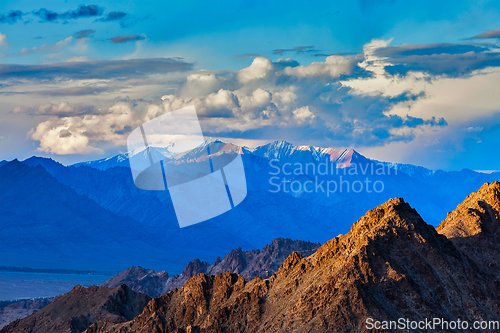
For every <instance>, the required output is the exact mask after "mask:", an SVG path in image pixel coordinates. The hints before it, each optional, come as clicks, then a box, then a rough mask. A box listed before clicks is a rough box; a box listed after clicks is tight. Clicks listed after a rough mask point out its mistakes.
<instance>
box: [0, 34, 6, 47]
mask: <svg viewBox="0 0 500 333" xmlns="http://www.w3.org/2000/svg"><path fill="white" fill-rule="evenodd" d="M6 40H7V36H5V34H3V33H1V32H0V46H3V45H6V44H7V42H6Z"/></svg>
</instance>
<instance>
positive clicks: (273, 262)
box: [101, 238, 320, 297]
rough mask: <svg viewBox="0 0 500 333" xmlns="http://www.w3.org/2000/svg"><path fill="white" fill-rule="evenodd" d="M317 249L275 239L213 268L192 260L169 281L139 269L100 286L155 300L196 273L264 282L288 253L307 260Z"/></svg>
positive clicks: (316, 245)
mask: <svg viewBox="0 0 500 333" xmlns="http://www.w3.org/2000/svg"><path fill="white" fill-rule="evenodd" d="M319 246H320V244H319V243H312V242H305V241H299V240H291V239H289V238H276V239H275V240H273V241H272V242H271V244H268V245H266V246H264V248H263V249H262V251H260V250H252V251H242V250H241V248H239V249H236V250H232V251H231V252H230V253H229V254H227V255H226V256H225V257H224V259H220V258H218V259H217V260H216V261H215V263H214V264H213V265H210V264H209V263H208V262H206V261H201V260H200V259H195V260H193V261H191V262H189V263H188V264H187V265H186V267H185V268H184V271H183V272H182V274H179V275H175V276H172V277H170V278H169V277H168V274H167V273H166V272H159V273H158V272H156V271H154V270H150V269H145V268H142V267H131V268H129V269H127V270H125V271H123V272H121V273H120V274H118V275H116V276H114V277H112V278H111V279H109V280H108V281H106V282H105V283H103V284H102V285H101V286H104V287H110V288H115V287H117V286H119V285H120V284H122V283H125V284H127V285H128V286H129V287H130V288H131V289H132V290H134V291H137V292H141V293H144V294H146V295H149V296H151V297H158V296H160V295H163V294H164V293H166V292H168V291H171V290H175V289H176V288H181V287H182V286H183V285H184V283H186V281H187V280H188V279H189V278H191V277H193V276H195V275H197V274H199V273H205V274H207V275H217V274H219V273H224V272H227V271H229V272H232V273H237V274H240V275H242V276H243V277H244V278H245V280H247V281H249V280H251V279H253V278H254V277H256V276H260V277H261V278H268V277H270V276H271V275H272V274H274V273H275V272H276V271H277V270H278V269H279V268H280V266H281V264H282V263H283V261H284V260H285V259H286V258H287V257H288V256H289V255H290V254H291V253H292V252H294V251H297V252H298V253H301V254H303V255H304V256H307V255H310V254H312V253H314V251H315V250H317V249H318V248H319Z"/></svg>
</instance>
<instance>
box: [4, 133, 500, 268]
mask: <svg viewBox="0 0 500 333" xmlns="http://www.w3.org/2000/svg"><path fill="white" fill-rule="evenodd" d="M207 144H208V145H209V148H210V152H211V154H213V155H214V156H215V155H218V156H220V155H224V154H240V155H241V156H242V159H243V163H244V167H245V173H246V178H247V186H248V195H247V197H246V199H245V200H244V201H243V202H242V203H241V204H240V205H238V206H237V207H236V208H234V209H232V210H230V211H229V212H227V213H225V214H222V215H220V216H218V217H216V218H213V219H211V220H209V221H206V222H203V223H200V224H196V225H193V226H190V227H187V228H182V229H180V228H179V227H178V224H177V220H176V216H175V212H174V210H173V206H172V203H171V200H170V196H169V192H168V191H144V190H140V189H138V188H137V187H136V186H135V185H134V183H133V180H132V176H131V172H130V169H129V168H128V153H125V154H120V155H117V156H114V157H112V158H108V159H103V160H99V161H91V162H86V163H80V164H78V165H74V166H67V167H66V166H63V165H62V164H60V163H57V162H55V161H53V160H51V159H47V158H40V157H32V158H29V159H27V160H25V161H23V162H18V161H17V160H15V161H12V162H9V163H6V164H4V165H2V166H0V184H1V192H2V193H1V197H0V198H1V200H2V201H1V202H2V203H5V202H7V203H8V204H3V205H2V231H1V233H2V234H1V237H0V251H1V252H2V253H1V256H0V265H10V266H31V267H33V266H34V263H36V262H37V260H38V259H39V260H38V262H39V263H40V266H44V268H45V267H49V268H66V267H67V268H78V269H95V270H98V269H102V268H103V267H106V269H105V270H108V271H109V270H110V269H111V268H110V267H116V269H117V270H121V269H125V268H127V267H129V266H132V265H141V266H148V267H150V268H154V269H157V270H167V271H169V273H179V272H180V271H181V270H182V268H183V267H184V266H185V264H186V263H187V262H189V261H190V260H192V259H193V258H200V259H202V260H205V261H209V262H213V261H214V260H215V258H216V257H217V256H219V255H224V254H225V253H227V252H229V251H230V250H231V249H234V248H238V247H242V249H243V250H249V249H255V248H261V247H262V246H264V245H265V244H268V243H270V242H271V241H272V240H273V239H275V238H277V237H288V238H292V239H301V240H309V241H314V242H325V241H327V240H329V239H331V238H332V237H334V236H336V235H338V234H339V233H346V232H347V231H348V228H349V227H350V226H351V225H352V223H353V222H354V221H356V220H357V219H358V218H359V217H360V216H362V215H363V214H364V213H365V212H366V211H367V210H369V209H371V208H373V207H375V206H378V205H379V204H381V203H383V202H385V201H386V200H388V199H389V198H391V197H404V198H405V200H406V201H408V202H410V203H411V204H412V206H413V207H415V208H416V209H417V210H418V211H419V212H420V213H421V215H422V216H423V217H424V219H425V220H426V221H427V222H429V223H431V224H434V225H437V224H438V223H439V222H440V221H441V220H442V219H444V218H445V217H446V214H447V212H448V211H451V210H453V209H454V208H455V207H456V205H457V204H458V203H460V202H461V201H462V200H463V199H464V198H465V197H466V196H467V195H468V194H470V193H471V192H473V191H476V190H477V189H478V188H479V187H480V186H481V185H482V184H483V183H485V182H487V181H488V182H491V181H493V180H499V179H500V174H499V173H492V174H484V173H479V172H474V171H472V170H462V171H457V172H445V171H441V170H439V171H432V170H428V169H425V168H422V167H418V166H412V165H402V164H392V163H382V162H377V161H374V160H370V159H367V158H365V157H364V156H362V155H361V154H359V153H357V152H356V151H355V150H352V149H333V148H321V147H311V146H293V145H291V144H289V143H287V142H284V141H281V142H274V143H271V144H268V145H265V146H261V147H258V148H255V149H249V148H245V147H238V146H235V145H232V144H230V143H227V142H223V141H219V140H210V141H209V142H208V143H207ZM150 149H156V153H158V154H163V155H164V156H166V155H167V154H168V152H167V151H165V150H161V148H156V147H150ZM200 151H201V150H200ZM197 154H198V152H197V151H193V152H192V153H190V155H189V156H188V155H186V156H184V157H182V158H184V159H185V160H186V161H190V162H189V163H198V162H197V161H199V160H201V159H203V158H204V157H203V156H201V155H199V156H198V155H197ZM327 162H328V167H331V166H333V169H331V170H334V172H333V173H332V172H331V173H329V174H326V175H324V174H323V175H321V174H319V173H318V172H317V171H318V170H319V169H320V168H321V167H320V165H323V166H324V165H326V163H327ZM186 163H187V162H186ZM295 164H297V165H302V166H304V169H303V170H302V171H301V172H295V173H294V172H292V173H291V174H290V175H284V174H280V175H278V176H279V177H280V180H282V178H283V177H284V178H285V185H288V186H289V185H291V184H292V183H294V184H295V185H297V184H300V185H301V187H300V189H299V190H293V188H292V190H289V191H284V190H283V188H282V189H281V191H279V192H277V193H272V192H271V191H274V190H275V189H276V186H274V185H273V184H272V181H271V177H273V176H274V175H273V173H275V171H276V169H277V168H280V169H282V168H285V171H287V170H288V171H297V168H295V167H294V165H295ZM305 166H309V167H310V168H309V169H307V168H305ZM376 170H379V171H380V170H382V171H383V172H382V173H381V174H377V173H376V172H375V171H376ZM353 171H356V172H353ZM363 171H367V172H365V173H363ZM367 179H368V181H370V182H371V183H372V184H373V183H374V182H376V181H379V182H382V183H383V184H384V190H383V192H382V193H375V192H373V191H372V192H371V193H368V192H366V191H362V192H360V193H356V192H355V191H353V190H352V189H351V190H350V191H349V192H347V191H345V190H344V191H343V192H342V193H340V192H339V191H337V192H335V193H325V192H322V191H321V187H319V189H318V185H319V184H321V183H323V184H324V183H326V182H328V181H330V182H337V183H340V182H341V181H347V182H349V183H350V184H353V183H354V182H360V183H362V182H365V181H366V180H367ZM310 190H312V191H310ZM308 192H311V193H308ZM4 205H5V207H6V209H5V210H4V207H3V206H4ZM4 221H5V222H4ZM4 223H5V224H4ZM4 226H5V227H4ZM37 258H38V259H37ZM51 260H52V262H51Z"/></svg>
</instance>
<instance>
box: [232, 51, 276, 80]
mask: <svg viewBox="0 0 500 333" xmlns="http://www.w3.org/2000/svg"><path fill="white" fill-rule="evenodd" d="M272 69H273V64H272V62H271V60H269V59H267V58H264V57H258V58H255V59H254V60H253V62H252V64H251V65H250V66H249V67H247V68H243V69H242V70H240V71H239V73H238V80H239V81H240V82H241V83H248V82H251V81H255V80H259V79H265V78H267V77H268V76H269V75H270V74H271V71H272Z"/></svg>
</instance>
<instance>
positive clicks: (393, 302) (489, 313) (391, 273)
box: [1, 182, 500, 333]
mask: <svg viewBox="0 0 500 333" xmlns="http://www.w3.org/2000/svg"><path fill="white" fill-rule="evenodd" d="M499 223H500V183H499V182H493V183H485V184H484V185H483V186H481V188H480V189H479V190H478V191H477V192H474V193H472V194H470V195H469V196H467V198H466V199H465V200H464V201H463V202H462V203H460V204H459V205H458V206H457V207H456V208H455V209H454V210H453V211H452V212H450V213H449V214H448V216H447V217H446V218H445V219H444V220H443V221H442V222H441V223H440V224H439V226H438V227H437V228H434V227H433V226H432V225H429V224H427V223H426V222H424V220H423V219H422V217H421V216H420V215H419V214H418V212H417V211H416V210H415V209H414V208H412V207H411V206H410V204H408V203H407V202H406V201H405V200H403V199H402V198H394V199H390V200H388V201H386V202H385V203H383V204H381V205H379V206H378V207H376V208H374V209H372V210H370V211H368V212H367V213H366V214H365V215H364V216H362V217H361V218H360V219H359V220H358V221H357V222H355V223H354V224H353V225H352V226H351V228H350V230H349V232H348V233H346V234H345V235H338V236H336V237H335V238H333V239H331V240H329V241H327V242H326V243H324V244H323V245H321V246H320V247H319V248H317V250H316V251H315V252H314V253H312V254H310V255H308V256H304V255H301V254H300V253H297V252H295V251H294V252H292V253H291V254H290V255H289V256H288V257H287V258H286V259H285V260H284V262H283V263H282V265H281V266H280V267H279V269H278V270H277V271H276V272H275V273H273V274H272V275H271V276H270V277H269V278H265V279H263V278H261V277H260V276H255V277H254V278H252V279H246V278H244V277H243V276H242V275H239V274H237V273H234V272H231V271H230V270H228V271H225V272H214V275H212V273H210V274H206V273H203V272H200V273H198V274H196V275H194V276H193V277H191V278H189V279H188V280H187V281H186V282H185V283H184V285H183V286H182V287H180V288H176V289H174V290H172V291H170V292H168V293H165V294H163V295H161V296H159V297H156V298H153V299H151V300H150V301H149V302H148V303H147V305H145V306H144V308H143V310H142V312H141V311H136V312H140V313H139V314H137V315H136V316H134V318H133V319H131V320H130V319H127V317H128V318H130V316H129V315H128V316H125V315H122V316H112V315H108V314H107V313H113V312H110V311H109V309H122V308H125V309H130V308H131V306H132V304H138V303H137V299H138V296H137V295H140V294H132V295H133V296H131V297H129V298H127V300H126V299H124V298H123V297H121V298H120V299H121V300H122V301H121V303H118V304H120V306H119V307H116V306H110V307H106V309H108V310H107V311H105V312H104V315H101V316H95V317H92V316H91V315H89V313H94V312H92V311H95V310H92V309H96V305H97V306H98V304H101V303H102V301H100V300H102V299H103V297H102V296H100V297H97V296H96V297H95V298H94V296H93V295H94V294H99V295H109V294H110V293H111V294H116V291H115V290H116V289H110V288H106V287H90V288H88V289H84V288H81V287H76V288H75V289H74V290H73V291H71V292H70V293H68V294H66V295H63V296H61V297H59V298H57V299H56V300H55V301H54V302H53V303H52V304H50V305H49V306H47V307H45V308H44V309H42V310H41V311H39V312H38V313H35V314H33V315H31V316H29V317H27V318H25V319H22V320H18V321H15V322H14V323H11V324H10V325H8V326H6V327H5V328H4V329H3V330H2V331H1V332H2V333H7V332H18V331H19V329H31V330H30V331H32V332H40V333H44V332H51V330H50V329H43V328H42V327H41V326H35V325H37V323H38V322H39V321H40V320H42V318H52V320H54V322H57V323H60V322H61V321H63V320H65V319H66V318H69V317H70V314H71V316H72V317H71V318H73V319H72V320H75V319H74V318H91V317H92V318H95V319H94V320H92V321H91V322H90V321H88V322H87V323H88V327H87V328H86V329H85V328H84V327H83V326H84V325H82V326H76V325H73V326H71V325H70V330H68V332H72V333H73V332H81V331H82V329H84V330H85V332H86V333H104V332H106V333H111V332H120V333H125V332H135V333H140V332H158V333H162V332H191V333H193V332H290V331H296V332H368V331H372V330H371V329H370V328H369V326H367V325H368V323H373V321H379V322H382V321H386V322H397V323H399V320H400V319H401V318H403V319H405V320H403V322H406V319H408V320H410V321H425V319H430V320H432V319H433V318H439V319H440V320H441V322H448V323H449V322H457V321H458V320H460V321H461V322H462V326H461V327H460V328H459V329H458V330H457V329H452V328H450V327H447V328H446V327H445V328H443V327H442V326H438V327H437V328H436V327H434V328H428V327H423V328H419V329H415V328H411V327H407V328H403V329H401V330H402V331H408V332H409V331H415V330H418V331H421V332H435V331H440V332H453V331H461V332H469V331H473V329H472V328H471V327H472V325H473V324H474V323H475V322H478V323H481V322H483V323H484V322H485V323H487V324H489V325H495V323H497V324H498V323H500V301H499V299H498V294H499V293H500V278H499V276H500V266H499V265H498V258H499V257H500V250H499V248H500V247H499V245H500V244H499V239H500V238H499V237H498V236H499V235H498V233H499V231H498V230H499ZM283 241H284V240H278V241H277V244H282V245H281V246H283ZM289 242H290V241H289ZM290 244H292V243H290ZM295 244H298V243H295ZM284 248H286V247H284ZM262 252H265V251H264V250H263V251H262ZM273 252H274V253H276V250H274V251H273ZM228 256H230V257H231V254H229V255H228ZM232 257H234V255H233V256H232ZM226 258H227V257H226ZM198 263H200V262H199V261H198ZM198 266H204V265H199V264H198ZM214 266H215V265H214ZM193 268H194V267H193ZM204 269H206V267H205V268H204ZM195 270H196V269H193V270H192V271H195ZM215 273H216V274H215ZM140 275H141V274H139V275H137V276H138V277H139V276H140ZM118 288H119V290H120V289H121V290H122V291H123V290H125V291H128V292H129V293H132V291H130V289H128V287H126V286H125V285H121V286H120V287H118ZM82 294H85V295H88V297H82V296H81V295H82ZM106 297H107V296H106ZM144 297H147V296H144ZM113 299H116V297H114V298H113ZM74 302H79V303H78V304H79V306H78V307H77V308H76V309H75V307H74V306H66V304H75V303H74ZM139 303H140V304H144V303H141V302H139ZM89 304H91V305H89ZM112 304H116V302H112ZM80 309H81V310H80ZM89 309H91V311H90V312H89ZM134 309H136V308H135V307H134ZM113 311H115V312H118V311H117V310H113ZM99 313H103V312H102V311H101V312H99ZM120 313H123V311H122V312H120ZM131 313H132V312H128V314H131ZM124 318H125V319H126V320H128V321H125V320H124ZM81 322H82V320H79V321H78V323H81ZM464 322H466V323H467V325H468V326H467V327H465V328H464V326H463V325H464V324H463V323H464ZM469 325H470V326H469ZM67 326H68V325H66V326H61V327H62V328H64V329H65V327H67ZM36 327H38V329H34V328H36ZM499 328H500V327H499ZM499 328H496V330H498V329H499ZM377 331H379V332H392V331H395V329H390V328H386V329H383V328H382V329H377ZM491 331H495V329H493V330H491Z"/></svg>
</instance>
